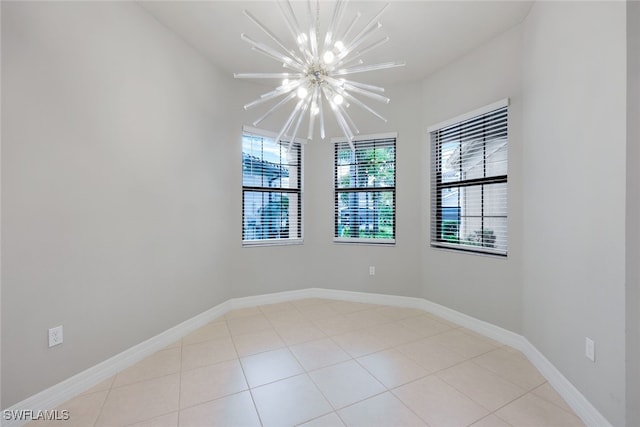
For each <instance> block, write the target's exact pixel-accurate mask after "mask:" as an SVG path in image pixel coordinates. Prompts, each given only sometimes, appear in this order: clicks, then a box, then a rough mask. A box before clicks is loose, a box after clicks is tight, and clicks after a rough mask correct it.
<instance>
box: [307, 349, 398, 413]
mask: <svg viewBox="0 0 640 427" xmlns="http://www.w3.org/2000/svg"><path fill="white" fill-rule="evenodd" d="M309 376H310V377H311V379H312V380H313V382H314V383H316V385H317V386H318V388H319V389H320V391H321V392H322V394H324V396H325V397H326V398H327V400H328V401H329V403H331V405H332V406H333V407H334V408H335V409H339V408H344V407H345V406H347V405H351V404H352V403H356V402H359V401H361V400H364V399H366V398H368V397H371V396H374V395H376V394H379V393H382V392H384V391H386V389H385V387H384V386H383V385H382V384H381V383H380V382H379V381H378V380H376V379H375V378H374V377H373V376H372V375H371V374H370V373H369V372H367V371H366V370H365V369H364V368H363V367H362V366H360V365H359V364H358V363H357V362H356V361H354V360H349V361H347V362H342V363H339V364H337V365H333V366H328V367H326V368H322V369H318V370H317V371H313V372H310V373H309Z"/></svg>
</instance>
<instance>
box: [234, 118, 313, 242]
mask: <svg viewBox="0 0 640 427" xmlns="http://www.w3.org/2000/svg"><path fill="white" fill-rule="evenodd" d="M301 241H302V147H301V145H300V144H298V143H293V144H291V147H289V143H288V142H287V143H280V144H279V143H276V142H275V139H274V138H273V137H268V136H265V135H260V134H257V133H253V132H247V131H246V130H245V131H244V132H243V135H242V242H243V244H244V245H252V244H278V243H298V242H301Z"/></svg>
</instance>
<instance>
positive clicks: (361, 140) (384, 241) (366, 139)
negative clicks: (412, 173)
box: [331, 132, 398, 246]
mask: <svg viewBox="0 0 640 427" xmlns="http://www.w3.org/2000/svg"><path fill="white" fill-rule="evenodd" d="M389 139H393V186H384V187H357V186H356V187H343V188H340V187H338V166H339V165H338V150H339V147H340V145H343V144H348V140H347V139H346V138H344V137H340V138H332V139H331V142H332V143H333V145H334V156H333V177H334V184H333V188H334V192H333V194H334V202H333V213H334V227H333V242H334V243H339V244H365V245H382V246H385V245H386V246H394V245H395V244H396V240H397V224H396V223H397V193H396V188H397V158H398V149H397V147H398V134H397V132H389V133H380V134H372V135H359V136H357V137H356V138H354V139H353V140H352V143H353V145H354V147H355V148H356V149H357V146H358V144H366V143H371V142H374V141H378V140H379V141H384V140H389ZM383 192H391V193H392V200H393V225H392V233H393V237H392V238H372V237H340V236H339V234H340V231H339V220H338V217H339V215H340V213H339V211H340V209H339V195H340V194H341V193H383Z"/></svg>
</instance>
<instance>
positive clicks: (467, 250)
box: [431, 242, 508, 259]
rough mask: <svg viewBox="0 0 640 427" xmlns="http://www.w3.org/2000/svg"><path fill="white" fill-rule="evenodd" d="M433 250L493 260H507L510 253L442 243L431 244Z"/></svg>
mask: <svg viewBox="0 0 640 427" xmlns="http://www.w3.org/2000/svg"><path fill="white" fill-rule="evenodd" d="M431 247H432V248H433V249H442V250H445V251H448V252H456V253H462V254H468V255H482V256H488V257H491V258H504V259H506V258H507V254H508V252H501V251H498V250H495V249H494V250H491V249H490V248H483V249H476V247H474V246H463V245H455V244H447V243H442V242H431Z"/></svg>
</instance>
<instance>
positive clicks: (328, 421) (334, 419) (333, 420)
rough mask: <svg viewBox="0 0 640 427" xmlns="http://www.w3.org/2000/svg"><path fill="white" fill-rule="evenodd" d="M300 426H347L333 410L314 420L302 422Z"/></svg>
mask: <svg viewBox="0 0 640 427" xmlns="http://www.w3.org/2000/svg"><path fill="white" fill-rule="evenodd" d="M299 427H345V426H344V423H343V422H342V420H341V419H340V417H339V416H338V415H337V414H336V413H335V412H332V413H330V414H327V415H323V416H321V417H318V418H316V419H314V420H311V421H309V422H306V423H304V424H300V425H299Z"/></svg>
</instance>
